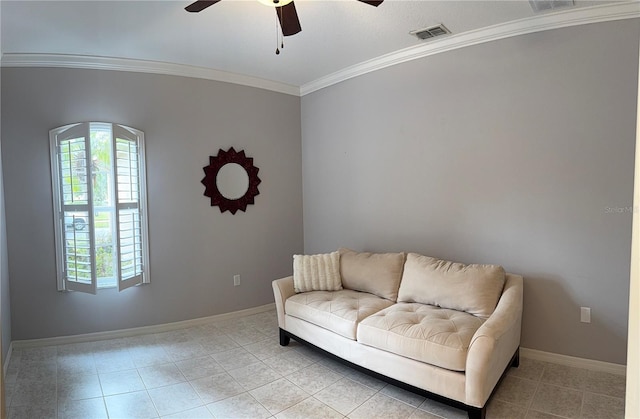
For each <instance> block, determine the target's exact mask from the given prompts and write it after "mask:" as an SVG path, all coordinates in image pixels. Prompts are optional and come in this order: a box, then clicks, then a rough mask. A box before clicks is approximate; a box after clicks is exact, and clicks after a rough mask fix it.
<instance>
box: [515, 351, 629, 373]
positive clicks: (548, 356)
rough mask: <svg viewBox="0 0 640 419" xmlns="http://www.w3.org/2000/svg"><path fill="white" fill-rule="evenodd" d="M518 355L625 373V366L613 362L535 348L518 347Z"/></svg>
mask: <svg viewBox="0 0 640 419" xmlns="http://www.w3.org/2000/svg"><path fill="white" fill-rule="evenodd" d="M520 356H522V357H523V358H529V359H534V360H536V361H544V362H551V363H552V364H560V365H565V366H568V367H575V368H584V369H587V370H591V371H600V372H608V373H610V374H616V375H626V374H627V366H626V365H621V364H613V363H611V362H603V361H596V360H593V359H586V358H577V357H574V356H568V355H560V354H554V353H552V352H544V351H538V350H537V349H529V348H520Z"/></svg>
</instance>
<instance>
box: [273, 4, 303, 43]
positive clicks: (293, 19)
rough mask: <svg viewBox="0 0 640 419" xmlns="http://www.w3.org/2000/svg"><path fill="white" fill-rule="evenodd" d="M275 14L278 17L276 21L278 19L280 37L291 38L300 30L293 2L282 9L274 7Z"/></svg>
mask: <svg viewBox="0 0 640 419" xmlns="http://www.w3.org/2000/svg"><path fill="white" fill-rule="evenodd" d="M276 14H277V15H278V19H280V27H281V28H282V35H284V36H291V35H295V34H297V33H298V32H300V31H301V30H302V27H301V26H300V20H299V19H298V12H296V6H295V5H294V4H293V2H291V3H289V4H287V5H285V6H282V7H276Z"/></svg>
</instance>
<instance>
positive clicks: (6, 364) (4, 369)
mask: <svg viewBox="0 0 640 419" xmlns="http://www.w3.org/2000/svg"><path fill="white" fill-rule="evenodd" d="M12 353H13V342H10V343H9V350H8V351H7V357H6V358H5V359H3V360H2V362H4V363H3V364H2V375H3V376H4V377H6V376H7V369H9V362H11V354H12Z"/></svg>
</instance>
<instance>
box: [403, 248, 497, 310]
mask: <svg viewBox="0 0 640 419" xmlns="http://www.w3.org/2000/svg"><path fill="white" fill-rule="evenodd" d="M504 282H505V272H504V268H503V267H502V266H497V265H465V264H462V263H455V262H449V261H446V260H441V259H436V258H432V257H429V256H422V255H418V254H416V253H409V254H408V255H407V262H406V263H405V265H404V273H403V274H402V282H401V284H400V290H399V291H398V302H407V303H422V304H430V305H434V306H438V307H443V308H450V309H452V310H459V311H465V312H467V313H469V314H473V315H475V316H478V317H480V318H484V319H486V318H489V316H490V315H491V313H493V310H494V309H495V308H496V305H497V304H498V299H499V298H500V295H501V294H502V288H503V287H504Z"/></svg>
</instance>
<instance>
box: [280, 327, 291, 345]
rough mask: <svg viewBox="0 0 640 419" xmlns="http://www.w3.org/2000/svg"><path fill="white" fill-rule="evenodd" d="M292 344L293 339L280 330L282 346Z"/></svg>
mask: <svg viewBox="0 0 640 419" xmlns="http://www.w3.org/2000/svg"><path fill="white" fill-rule="evenodd" d="M289 342H291V338H290V337H289V335H287V334H286V333H285V332H284V330H282V329H280V346H287V345H289Z"/></svg>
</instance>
